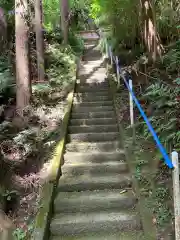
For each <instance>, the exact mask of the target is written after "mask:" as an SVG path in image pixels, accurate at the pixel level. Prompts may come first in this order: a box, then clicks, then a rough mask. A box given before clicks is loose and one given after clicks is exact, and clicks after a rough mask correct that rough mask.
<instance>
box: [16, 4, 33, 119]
mask: <svg viewBox="0 0 180 240" xmlns="http://www.w3.org/2000/svg"><path fill="white" fill-rule="evenodd" d="M15 9H16V11H15V12H16V14H15V34H16V38H15V44H16V109H17V114H18V115H20V116H23V111H24V109H25V108H26V106H28V105H29V103H30V97H31V88H30V77H29V76H30V75H29V61H28V60H29V58H28V54H29V49H28V31H29V29H28V25H27V23H26V20H25V17H27V1H25V0H24V1H23V2H22V1H21V0H16V1H15Z"/></svg>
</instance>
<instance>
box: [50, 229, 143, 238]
mask: <svg viewBox="0 0 180 240" xmlns="http://www.w3.org/2000/svg"><path fill="white" fill-rule="evenodd" d="M50 240H62V238H61V237H60V236H59V237H58V236H56V237H51V238H50ZM63 240H147V239H145V237H144V234H143V232H142V231H131V232H118V233H111V232H110V233H93V232H92V233H89V234H83V236H80V235H78V236H73V237H72V236H71V237H63Z"/></svg>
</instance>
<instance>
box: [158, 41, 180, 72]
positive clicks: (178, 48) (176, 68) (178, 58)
mask: <svg viewBox="0 0 180 240" xmlns="http://www.w3.org/2000/svg"><path fill="white" fill-rule="evenodd" d="M162 60H163V65H164V66H165V68H166V71H167V72H168V73H169V74H174V73H175V74H178V76H179V73H180V41H176V42H175V43H174V44H173V46H172V47H171V48H170V49H169V50H168V51H167V53H166V54H165V55H164V56H163V59H162Z"/></svg>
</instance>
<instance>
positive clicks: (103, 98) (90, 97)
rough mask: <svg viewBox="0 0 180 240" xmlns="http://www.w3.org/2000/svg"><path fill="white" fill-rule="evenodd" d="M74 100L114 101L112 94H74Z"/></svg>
mask: <svg viewBox="0 0 180 240" xmlns="http://www.w3.org/2000/svg"><path fill="white" fill-rule="evenodd" d="M74 101H75V102H91V101H94V102H97V101H112V96H111V95H108V94H107V95H104V96H103V95H81V96H80V95H79V96H76V95H74Z"/></svg>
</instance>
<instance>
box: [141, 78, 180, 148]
mask: <svg viewBox="0 0 180 240" xmlns="http://www.w3.org/2000/svg"><path fill="white" fill-rule="evenodd" d="M179 95H180V88H179V87H178V85H175V86H172V85H167V84H165V83H163V82H162V81H158V82H156V83H153V84H152V85H150V86H149V87H148V88H147V90H146V93H145V94H144V96H143V99H144V100H146V101H147V104H148V105H149V104H150V105H151V106H152V108H153V110H154V111H153V115H151V117H150V121H151V123H152V125H153V127H154V128H155V130H156V133H157V134H158V136H159V137H160V140H161V142H162V143H163V144H165V146H167V147H168V149H169V146H171V147H172V148H175V149H177V150H179V146H178V142H179V141H180V131H177V130H178V129H179ZM142 128H143V134H144V135H145V136H146V137H147V138H151V134H150V133H149V131H148V130H147V127H146V125H144V124H142Z"/></svg>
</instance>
